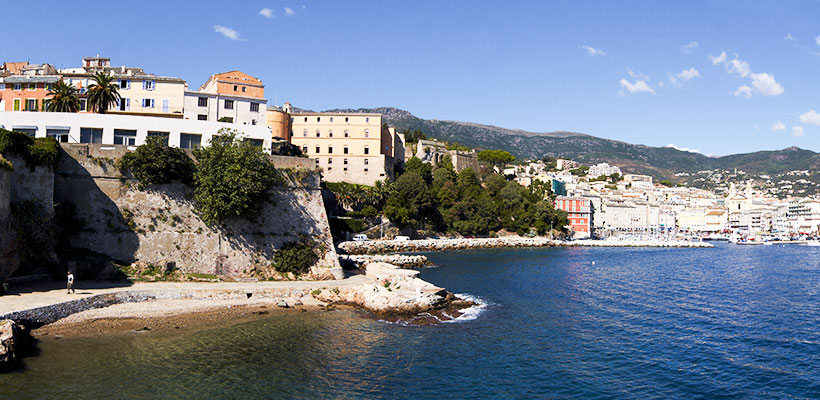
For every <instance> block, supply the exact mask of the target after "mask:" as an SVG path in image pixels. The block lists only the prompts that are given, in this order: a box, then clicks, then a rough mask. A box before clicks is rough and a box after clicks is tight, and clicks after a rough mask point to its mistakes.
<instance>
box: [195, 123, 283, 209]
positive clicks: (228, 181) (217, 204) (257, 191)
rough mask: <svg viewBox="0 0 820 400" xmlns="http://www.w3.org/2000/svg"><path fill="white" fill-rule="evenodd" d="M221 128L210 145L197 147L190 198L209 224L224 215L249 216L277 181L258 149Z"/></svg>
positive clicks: (269, 163) (273, 169)
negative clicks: (192, 196) (192, 194)
mask: <svg viewBox="0 0 820 400" xmlns="http://www.w3.org/2000/svg"><path fill="white" fill-rule="evenodd" d="M236 133H237V132H236V131H235V130H232V129H226V128H223V129H221V130H220V131H219V136H215V137H214V138H213V139H212V140H211V143H210V146H208V147H205V148H202V149H198V150H196V151H195V152H194V156H195V157H196V159H197V161H198V163H199V164H198V165H197V168H196V171H195V172H194V199H195V200H196V202H197V209H198V211H199V213H200V217H201V218H202V220H203V221H204V222H205V223H206V224H209V225H216V224H220V223H222V222H223V221H224V220H225V219H226V218H228V217H242V218H252V217H254V216H256V215H257V214H258V213H259V211H260V210H261V209H262V205H263V204H264V202H265V201H266V199H267V197H268V193H267V192H268V189H270V187H271V186H273V185H274V184H275V183H276V182H277V174H276V169H275V168H274V166H273V164H272V163H271V161H270V158H268V156H267V155H266V154H265V153H264V152H263V150H262V148H260V147H257V146H254V145H252V144H250V142H247V141H242V140H240V139H238V138H237V135H236Z"/></svg>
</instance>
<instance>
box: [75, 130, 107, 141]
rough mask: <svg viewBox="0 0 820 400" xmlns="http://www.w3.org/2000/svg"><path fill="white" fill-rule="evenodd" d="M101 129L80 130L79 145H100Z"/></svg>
mask: <svg viewBox="0 0 820 400" xmlns="http://www.w3.org/2000/svg"><path fill="white" fill-rule="evenodd" d="M102 136H103V130H102V128H80V143H102Z"/></svg>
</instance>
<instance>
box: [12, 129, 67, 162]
mask: <svg viewBox="0 0 820 400" xmlns="http://www.w3.org/2000/svg"><path fill="white" fill-rule="evenodd" d="M0 154H16V155H18V156H20V157H22V158H23V159H24V160H25V161H26V163H27V164H29V166H30V167H35V166H37V165H41V166H44V167H49V168H52V169H54V168H55V167H56V166H57V162H58V161H59V160H60V144H59V143H57V140H55V139H54V138H36V139H34V138H32V137H30V136H29V135H27V134H25V133H23V132H12V131H7V130H5V129H0Z"/></svg>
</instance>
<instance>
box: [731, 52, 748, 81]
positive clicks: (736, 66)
mask: <svg viewBox="0 0 820 400" xmlns="http://www.w3.org/2000/svg"><path fill="white" fill-rule="evenodd" d="M726 70H727V71H729V72H731V73H734V74H738V75H740V77H741V78H745V77H747V76H749V74H751V73H752V69H751V68H749V63H747V62H746V61H743V60H741V59H739V58H737V56H735V58H734V59H732V61H729V64H728V65H727V66H726Z"/></svg>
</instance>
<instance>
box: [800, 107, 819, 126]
mask: <svg viewBox="0 0 820 400" xmlns="http://www.w3.org/2000/svg"><path fill="white" fill-rule="evenodd" d="M800 122H802V123H804V124H809V125H820V114H818V113H817V112H816V111H814V109H811V110H809V111H806V112H804V113H803V114H800Z"/></svg>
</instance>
